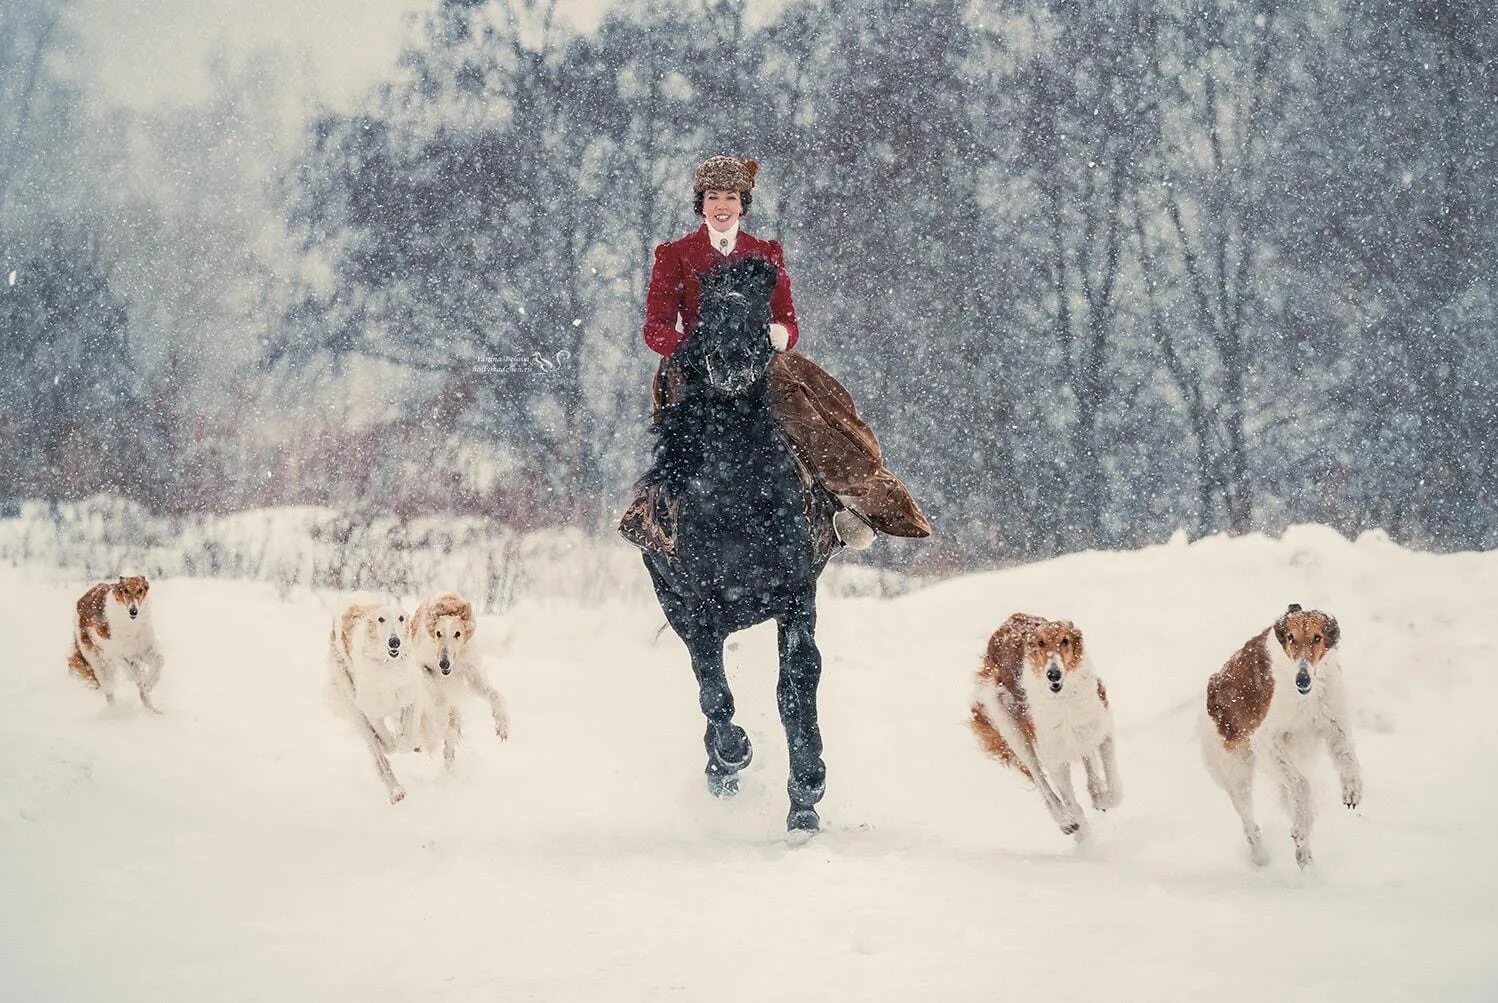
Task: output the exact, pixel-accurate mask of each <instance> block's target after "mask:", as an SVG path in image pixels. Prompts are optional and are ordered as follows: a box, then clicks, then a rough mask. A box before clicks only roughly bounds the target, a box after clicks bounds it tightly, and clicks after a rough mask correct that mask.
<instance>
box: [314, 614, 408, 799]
mask: <svg viewBox="0 0 1498 1003" xmlns="http://www.w3.org/2000/svg"><path fill="white" fill-rule="evenodd" d="M405 638H406V615H405V613H404V612H403V611H402V610H401V608H400V607H399V606H398V605H396V604H395V603H393V602H384V603H354V604H353V605H351V606H349V607H348V608H347V609H345V610H344V611H343V613H342V614H341V615H340V616H339V617H338V618H337V619H336V620H335V621H334V622H333V630H332V634H331V636H330V637H329V639H328V671H329V676H330V678H331V682H332V686H333V693H334V696H335V699H336V702H337V704H338V705H339V709H340V710H342V711H343V712H344V714H345V715H346V716H347V717H348V718H349V719H350V721H351V722H352V723H353V724H354V727H355V729H356V730H357V731H358V732H359V734H360V735H361V736H363V738H364V740H365V741H366V742H367V743H368V744H369V751H370V752H371V753H372V754H373V755H374V760H375V769H376V770H378V771H379V774H380V779H381V780H383V781H384V782H385V789H386V790H387V791H389V792H390V803H391V804H395V803H396V802H398V801H400V800H401V799H402V798H404V797H405V796H406V792H405V790H403V789H402V788H401V785H400V782H399V781H398V780H396V779H395V773H394V772H393V771H392V770H391V769H390V760H389V759H387V758H386V756H387V754H388V753H391V752H406V751H415V748H416V745H417V742H418V740H419V736H420V722H421V717H422V715H423V713H424V712H425V711H426V707H427V700H428V697H427V688H426V684H425V682H424V681H423V680H422V677H421V670H420V668H419V667H418V666H417V664H416V661H415V660H414V659H412V658H411V657H410V656H409V653H408V651H407V646H406V644H405Z"/></svg>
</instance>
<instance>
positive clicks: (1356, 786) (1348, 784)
mask: <svg viewBox="0 0 1498 1003" xmlns="http://www.w3.org/2000/svg"><path fill="white" fill-rule="evenodd" d="M1342 803H1343V804H1344V805H1346V806H1347V807H1348V808H1356V807H1357V806H1358V805H1360V804H1362V803H1363V784H1362V782H1361V781H1358V780H1345V781H1343V782H1342Z"/></svg>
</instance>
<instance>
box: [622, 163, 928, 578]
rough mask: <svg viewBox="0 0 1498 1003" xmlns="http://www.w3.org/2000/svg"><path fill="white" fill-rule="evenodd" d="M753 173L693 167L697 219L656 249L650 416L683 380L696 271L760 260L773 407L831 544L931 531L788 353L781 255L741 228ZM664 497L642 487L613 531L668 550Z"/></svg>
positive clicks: (815, 370)
mask: <svg viewBox="0 0 1498 1003" xmlns="http://www.w3.org/2000/svg"><path fill="white" fill-rule="evenodd" d="M758 172H759V165H758V164H757V163H756V162H755V161H753V160H739V159H738V158H736V157H727V156H717V157H712V158H710V159H708V160H706V161H704V162H702V163H701V164H699V165H698V166H697V170H696V172H695V175H694V177H693V184H692V190H693V200H692V209H693V211H694V212H695V213H696V215H697V216H699V217H701V218H702V220H703V222H702V225H701V226H699V227H698V228H697V229H696V230H693V231H692V232H691V233H688V234H687V235H686V236H684V237H682V238H680V239H679V240H673V241H669V242H667V243H664V244H661V245H659V246H658V247H656V249H655V267H654V268H653V269H652V270H651V273H650V290H649V292H648V294H647V296H646V299H645V344H646V345H648V346H649V347H650V348H651V349H652V350H653V351H655V352H658V353H660V355H661V356H662V359H661V362H660V365H659V368H658V369H657V370H656V374H655V379H654V381H653V382H652V386H651V389H652V396H653V400H654V410H655V414H656V417H657V420H658V419H659V414H660V408H661V405H662V404H663V403H664V402H667V401H669V400H670V399H671V397H672V394H673V393H674V391H675V388H676V386H677V385H678V384H679V382H680V374H679V372H677V369H676V367H675V366H673V364H672V354H673V353H674V352H675V351H676V349H677V348H678V347H679V346H680V345H681V344H682V343H683V342H684V341H686V340H687V339H688V338H690V337H691V336H692V332H693V331H694V330H695V329H696V326H697V321H698V311H699V310H700V308H701V304H702V276H703V274H705V273H706V272H708V271H710V270H711V269H713V268H714V267H715V266H717V265H719V264H723V263H726V262H732V261H738V260H742V259H743V258H746V257H760V258H764V259H765V260H767V261H769V262H770V263H771V264H773V265H774V266H775V268H776V271H777V280H776V283H775V291H774V293H773V295H772V296H771V298H770V308H771V315H772V318H773V319H772V321H771V323H770V325H769V330H768V332H767V337H768V338H769V339H770V344H771V345H773V346H774V348H775V351H776V353H777V355H776V358H775V359H774V361H773V362H772V364H771V368H770V395H771V406H772V407H773V408H774V411H775V416H776V418H777V419H778V420H779V422H780V428H781V431H782V432H783V433H784V434H785V435H786V436H787V438H788V439H789V440H790V442H791V446H792V448H793V449H794V450H795V453H796V456H797V458H798V460H799V461H800V462H801V464H802V465H803V466H804V467H805V468H806V469H807V470H808V471H809V472H810V474H811V476H813V477H814V478H815V479H816V481H817V482H818V483H820V485H821V486H822V487H823V488H825V489H826V490H827V491H828V492H830V493H831V494H833V495H834V496H835V497H836V498H837V501H838V503H839V507H838V509H837V511H836V512H835V513H834V514H833V526H834V528H835V530H836V534H837V541H838V542H840V543H842V544H844V545H846V546H848V547H850V548H852V549H854V550H863V549H864V548H866V547H868V546H870V545H871V544H872V543H873V542H874V532H873V531H874V530H878V531H879V532H882V533H887V534H889V535H891V536H904V537H926V536H930V535H931V523H930V522H929V521H927V519H926V516H925V514H924V513H923V512H922V511H921V509H920V506H919V505H917V504H916V501H915V499H914V498H913V497H911V494H910V492H909V490H908V489H907V488H906V487H905V485H904V484H903V483H901V481H900V479H899V478H898V477H896V476H895V475H894V474H892V473H890V471H889V470H888V469H886V468H885V466H884V459H883V456H882V454H881V452H880V449H879V440H878V439H876V438H875V436H874V432H873V430H872V429H870V428H869V426H868V425H867V424H865V423H864V422H863V420H862V419H861V418H859V416H858V412H857V411H856V410H855V409H854V406H853V398H852V397H851V396H850V395H849V394H848V391H847V390H845V389H844V388H843V386H842V384H840V383H838V381H837V380H835V379H833V378H832V376H831V375H829V374H828V373H826V372H825V371H824V370H823V369H822V368H821V367H819V366H817V365H816V364H815V363H813V362H812V361H811V360H810V359H807V358H806V357H805V356H803V355H801V354H799V353H796V352H793V351H792V349H793V348H794V347H795V346H796V343H797V340H798V336H799V328H798V326H797V323H796V307H795V304H794V303H793V302H792V300H791V280H790V275H789V274H788V273H787V272H786V268H785V253H784V251H783V250H782V249H781V246H780V243H779V242H778V241H774V240H761V239H760V238H758V237H756V236H754V235H753V234H751V233H748V232H747V231H745V230H743V229H742V227H741V225H740V224H741V221H742V219H743V217H744V216H746V215H747V214H748V212H749V207H750V205H751V204H752V202H753V200H754V182H755V177H756V175H757V174H758ZM670 501H671V500H670V499H668V498H664V497H661V495H660V493H659V492H652V491H650V490H648V489H645V488H642V489H641V490H640V492H639V494H638V495H637V496H636V498H635V500H634V502H633V504H631V505H630V507H629V509H628V510H627V511H626V512H625V515H624V518H623V520H621V522H620V525H619V532H620V533H621V535H623V536H624V538H625V539H626V540H628V541H629V542H631V543H633V544H635V545H636V546H638V547H640V548H642V549H644V550H654V551H658V552H669V550H670V549H671V545H672V529H671V521H672V519H671V508H670Z"/></svg>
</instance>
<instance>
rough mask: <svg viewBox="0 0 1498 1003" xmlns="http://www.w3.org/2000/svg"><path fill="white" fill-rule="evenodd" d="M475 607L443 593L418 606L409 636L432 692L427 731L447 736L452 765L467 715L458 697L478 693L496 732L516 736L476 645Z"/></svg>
mask: <svg viewBox="0 0 1498 1003" xmlns="http://www.w3.org/2000/svg"><path fill="white" fill-rule="evenodd" d="M477 627H478V625H477V623H476V622H475V620H474V616H473V606H472V604H470V603H469V602H468V600H467V599H464V598H463V597H462V596H460V595H458V594H457V593H456V592H443V593H441V594H439V595H435V596H432V597H431V598H430V599H428V600H426V601H425V602H423V603H422V604H421V605H420V606H418V607H416V613H415V615H413V616H412V617H411V624H410V629H409V631H408V636H409V640H410V645H411V657H412V658H413V659H415V660H416V662H417V664H418V665H419V666H420V667H421V672H422V675H423V677H424V678H425V680H426V683H427V686H428V690H429V693H430V696H431V700H430V703H429V704H428V707H427V717H426V720H425V722H424V726H423V729H422V730H423V732H424V733H425V740H426V741H427V742H429V743H431V744H432V745H433V746H435V745H436V742H437V740H438V738H439V737H440V739H441V741H442V758H443V761H444V762H445V764H446V765H447V766H451V765H452V762H453V757H454V756H455V755H456V754H457V751H458V741H459V740H460V739H461V738H462V735H463V716H462V714H461V713H460V712H459V710H458V701H459V700H460V699H461V698H462V697H463V696H464V695H465V694H467V693H469V692H473V693H477V694H478V695H479V696H481V697H483V698H484V699H485V700H487V701H488V702H489V711H490V713H491V714H492V715H493V717H494V733H495V734H496V735H498V736H499V738H500V740H501V741H503V740H504V739H507V738H509V737H510V717H509V714H508V712H507V711H506V709H505V699H504V697H502V696H500V694H499V691H498V690H496V689H495V688H494V687H493V686H492V685H490V683H489V680H488V679H487V678H485V676H484V670H483V667H482V666H481V665H480V664H479V657H478V651H477V650H476V649H475V648H474V647H473V637H474V633H475V632H476V630H477Z"/></svg>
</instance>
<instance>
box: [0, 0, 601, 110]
mask: <svg viewBox="0 0 1498 1003" xmlns="http://www.w3.org/2000/svg"><path fill="white" fill-rule="evenodd" d="M0 2H3V0H0ZM434 2H435V0H79V3H78V5H77V7H76V8H75V10H76V14H77V16H76V17H75V19H74V20H75V23H76V25H77V28H78V31H79V34H80V36H81V41H82V44H83V46H84V59H83V60H82V63H81V64H82V65H83V66H84V67H85V70H84V72H85V73H92V74H94V75H95V76H96V78H97V80H96V82H97V84H98V86H99V87H100V88H101V89H103V90H104V91H106V92H107V93H108V94H109V95H110V96H111V97H113V98H115V99H117V100H119V101H122V102H124V103H126V104H129V105H133V106H136V107H149V106H152V105H156V104H159V103H162V102H167V103H174V102H183V101H191V100H193V99H194V98H195V97H196V96H197V95H199V94H201V93H202V92H203V89H204V86H205V84H206V81H207V79H208V77H207V72H206V70H205V69H204V67H205V63H206V60H207V58H208V56H209V55H210V53H212V52H213V51H214V50H215V47H221V48H222V50H223V51H227V52H231V53H248V52H251V51H254V50H255V49H259V48H265V47H268V46H269V47H275V48H279V49H282V50H283V51H286V52H289V53H292V54H293V55H294V56H295V57H298V58H300V59H303V60H305V64H306V65H307V66H308V67H309V69H310V75H311V78H312V79H313V80H314V81H315V82H316V85H317V89H318V91H319V95H318V96H319V97H321V98H322V99H323V100H325V101H328V102H330V103H332V104H334V105H344V104H346V103H347V102H348V101H350V100H351V99H352V98H353V97H354V96H355V95H357V94H358V93H360V92H361V91H362V90H363V89H364V88H365V87H367V86H368V85H369V84H371V83H372V82H374V81H375V80H376V79H377V78H378V77H380V76H381V75H383V74H384V73H385V72H386V71H387V70H388V68H389V67H390V65H391V62H392V60H393V59H394V58H395V55H396V52H397V50H398V49H399V48H400V44H401V41H402V39H403V37H404V33H403V31H402V16H403V15H405V14H406V13H408V12H410V11H412V10H422V9H429V8H430V7H432V6H433V4H434ZM611 2H612V0H561V2H560V3H559V5H558V9H559V10H560V11H561V12H562V13H563V14H564V16H566V17H567V19H568V20H570V21H571V22H572V23H573V24H574V25H576V26H577V27H578V28H580V29H582V30H591V29H592V28H593V27H595V26H596V25H597V23H598V20H599V17H600V16H601V12H602V11H603V10H604V9H605V8H606V7H608V6H609V5H610V3H611Z"/></svg>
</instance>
